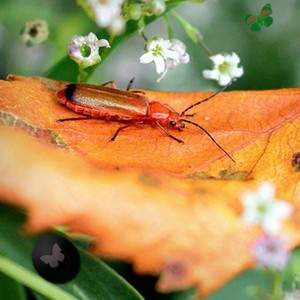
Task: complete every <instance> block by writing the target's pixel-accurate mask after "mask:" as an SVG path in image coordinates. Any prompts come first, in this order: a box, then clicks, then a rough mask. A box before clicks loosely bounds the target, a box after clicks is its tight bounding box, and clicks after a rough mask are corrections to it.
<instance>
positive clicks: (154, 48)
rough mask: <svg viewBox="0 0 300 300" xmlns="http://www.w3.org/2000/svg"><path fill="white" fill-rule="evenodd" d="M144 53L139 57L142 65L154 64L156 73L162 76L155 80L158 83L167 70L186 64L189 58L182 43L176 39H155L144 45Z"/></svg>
mask: <svg viewBox="0 0 300 300" xmlns="http://www.w3.org/2000/svg"><path fill="white" fill-rule="evenodd" d="M146 51H147V52H146V53H145V54H143V55H142V56H141V57H140V62H141V63H142V64H147V63H150V62H152V61H153V62H154V63H155V66H156V72H157V73H158V74H162V76H161V77H160V78H159V79H158V80H157V81H160V80H161V79H162V78H163V77H164V76H165V75H166V74H167V72H168V71H169V70H173V69H175V68H176V67H178V66H179V65H180V64H186V63H188V62H189V61H190V56H189V54H188V53H187V52H186V47H185V45H184V43H182V42H181V41H179V40H177V39H171V40H164V39H162V38H160V37H155V38H154V39H152V40H149V41H148V42H147V44H146Z"/></svg>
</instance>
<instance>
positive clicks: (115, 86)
mask: <svg viewBox="0 0 300 300" xmlns="http://www.w3.org/2000/svg"><path fill="white" fill-rule="evenodd" d="M106 85H110V87H111V88H113V89H116V88H117V85H116V83H115V82H114V81H112V80H111V81H107V82H105V83H103V84H101V86H106Z"/></svg>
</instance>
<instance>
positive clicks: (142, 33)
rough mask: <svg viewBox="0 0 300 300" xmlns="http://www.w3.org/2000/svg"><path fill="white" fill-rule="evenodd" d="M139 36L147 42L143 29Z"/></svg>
mask: <svg viewBox="0 0 300 300" xmlns="http://www.w3.org/2000/svg"><path fill="white" fill-rule="evenodd" d="M141 36H142V38H143V39H144V40H145V42H148V38H147V37H146V36H145V34H144V31H141Z"/></svg>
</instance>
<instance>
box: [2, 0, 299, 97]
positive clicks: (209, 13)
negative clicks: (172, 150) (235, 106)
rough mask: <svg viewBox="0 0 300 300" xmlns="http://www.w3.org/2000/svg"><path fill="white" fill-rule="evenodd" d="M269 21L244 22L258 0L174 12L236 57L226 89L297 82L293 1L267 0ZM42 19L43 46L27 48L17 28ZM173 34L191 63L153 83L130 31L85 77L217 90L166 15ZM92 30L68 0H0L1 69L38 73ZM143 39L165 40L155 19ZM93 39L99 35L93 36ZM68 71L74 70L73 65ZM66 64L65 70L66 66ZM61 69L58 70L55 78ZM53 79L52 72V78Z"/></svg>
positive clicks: (203, 61) (200, 55)
mask: <svg viewBox="0 0 300 300" xmlns="http://www.w3.org/2000/svg"><path fill="white" fill-rule="evenodd" d="M269 2H270V3H271V4H272V8H273V14H272V16H273V18H274V23H273V24H272V25H271V26H270V27H269V28H263V30H262V31H261V32H257V33H254V32H252V31H251V30H250V29H249V28H248V26H246V25H245V24H244V23H243V16H244V15H245V14H248V13H249V14H253V15H257V14H259V12H260V10H261V8H262V6H263V5H264V4H266V3H264V2H262V1H261V0H247V1H237V0H226V1H221V0H219V1H212V0H206V1H205V2H203V3H185V4H183V5H182V6H181V7H180V8H179V9H178V11H179V12H180V13H181V14H182V15H183V16H184V17H186V19H187V20H189V21H190V22H191V23H192V24H193V25H194V26H195V27H196V28H198V29H199V30H200V32H201V33H202V35H203V37H204V41H205V42H206V44H207V45H208V47H209V48H210V49H211V50H212V52H213V53H220V52H229V53H231V52H232V51H235V52H236V53H237V54H238V55H239V56H240V57H241V60H242V65H243V66H244V69H245V74H244V76H243V77H242V78H240V79H239V80H238V81H237V82H236V83H235V84H234V86H233V87H232V88H234V89H273V88H283V87H296V86H300V58H299V55H298V52H299V48H300V39H299V35H300V26H299V19H298V15H299V11H300V2H299V1H297V0H289V1H281V0H275V1H269ZM39 18H42V19H45V20H46V21H47V22H48V23H49V27H50V39H49V41H48V42H47V43H46V44H45V45H40V46H37V47H32V48H26V47H25V46H24V45H23V44H22V43H21V42H20V39H19V32H20V30H21V28H22V26H23V24H24V23H25V21H27V20H30V19H39ZM170 19H171V24H172V25H173V28H174V32H175V35H176V37H178V38H179V39H181V40H182V41H183V42H185V43H186V45H187V48H188V52H189V53H190V56H191V62H190V63H189V64H187V65H181V66H180V67H179V68H177V69H176V70H174V71H170V72H169V73H168V74H167V76H166V77H165V78H164V79H163V80H162V81H161V82H160V83H159V84H157V83H156V79H157V78H158V77H159V76H158V74H156V73H155V67H154V64H153V63H152V64H148V65H142V64H140V63H139V57H140V56H141V55H142V54H143V47H144V40H143V39H142V38H141V37H140V36H133V37H131V38H130V39H129V40H127V41H126V42H124V43H123V44H122V45H120V46H119V47H118V49H117V51H113V53H112V54H111V55H110V56H109V57H108V59H107V60H105V61H103V63H102V65H101V66H100V67H99V68H98V69H97V71H96V72H95V73H94V75H93V77H92V78H91V79H90V82H91V83H99V84H100V83H102V82H105V81H108V80H115V81H116V82H117V84H118V86H119V87H121V88H123V87H126V86H127V83H128V81H129V80H130V79H131V78H132V77H135V83H134V86H135V87H136V88H142V89H154V90H166V91H194V90H211V89H216V88H217V84H216V83H215V82H213V81H209V80H206V79H204V78H203V76H202V70H204V69H207V68H210V61H209V60H208V58H207V56H206V54H205V53H204V51H203V50H202V49H201V48H200V47H199V46H198V45H195V44H193V43H192V42H191V41H190V40H189V39H188V37H187V36H186V35H185V33H184V32H183V30H182V28H181V27H180V26H179V24H178V22H177V21H176V20H175V19H174V18H173V17H172V16H171V15H170ZM90 31H94V32H97V31H99V29H98V28H97V27H96V25H95V24H94V22H93V21H92V20H90V19H89V18H88V17H87V16H86V15H85V13H84V12H83V10H82V9H81V8H80V7H78V6H77V5H76V1H73V0H64V1H60V0H51V1H39V0H26V1H22V0H2V1H1V3H0V74H1V77H2V78H5V76H6V75H7V74H9V73H16V74H20V75H24V76H41V75H45V74H47V71H48V70H49V69H50V68H51V67H52V66H53V65H54V64H56V63H57V62H58V61H59V60H60V59H62V58H63V57H64V56H66V54H67V51H66V47H65V45H66V44H68V43H70V40H71V37H72V35H74V34H78V35H86V34H88V33H89V32H90ZM145 33H146V35H147V37H148V38H152V37H154V36H155V35H160V36H162V37H165V38H167V30H166V27H165V24H164V22H163V20H162V18H161V19H160V20H158V21H156V22H154V23H152V24H150V26H148V27H147V29H146V31H145ZM99 38H100V36H99ZM74 67H75V68H74V69H76V66H75V63H74ZM68 69H70V68H68ZM67 73H68V70H67V69H66V68H64V67H62V68H61V74H60V75H61V76H60V77H61V79H64V78H65V77H66V74H67ZM57 77H59V76H57Z"/></svg>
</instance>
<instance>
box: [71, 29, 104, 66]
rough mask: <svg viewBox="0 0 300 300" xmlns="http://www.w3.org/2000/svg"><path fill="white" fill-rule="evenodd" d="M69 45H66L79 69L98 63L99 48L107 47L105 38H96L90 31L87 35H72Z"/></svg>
mask: <svg viewBox="0 0 300 300" xmlns="http://www.w3.org/2000/svg"><path fill="white" fill-rule="evenodd" d="M72 43H73V44H71V45H68V52H69V55H70V57H71V59H73V60H74V61H76V62H77V63H78V64H79V66H80V68H81V69H85V68H87V67H90V66H93V65H95V64H98V63H99V62H100V61H101V57H100V55H99V48H100V47H106V48H109V47H110V46H109V43H108V41H107V40H105V39H101V40H98V38H97V36H96V35H95V34H94V33H92V32H90V33H89V34H88V35H87V36H77V35H74V36H73V38H72Z"/></svg>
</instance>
